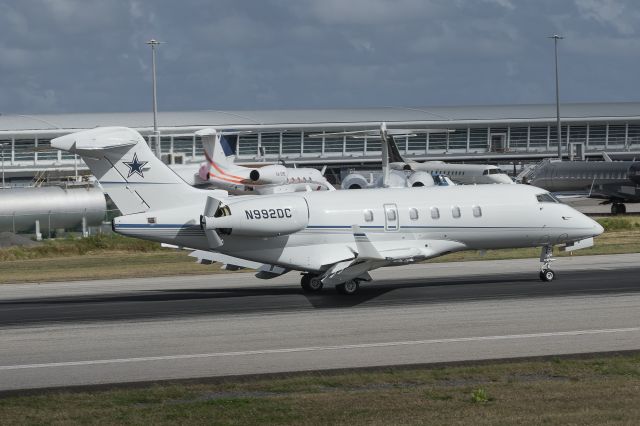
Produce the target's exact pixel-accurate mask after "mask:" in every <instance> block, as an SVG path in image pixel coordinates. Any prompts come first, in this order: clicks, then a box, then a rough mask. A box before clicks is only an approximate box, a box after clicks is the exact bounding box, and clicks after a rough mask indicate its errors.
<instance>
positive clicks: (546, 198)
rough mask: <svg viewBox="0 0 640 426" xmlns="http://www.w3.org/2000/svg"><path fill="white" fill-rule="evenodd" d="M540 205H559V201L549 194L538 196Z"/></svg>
mask: <svg viewBox="0 0 640 426" xmlns="http://www.w3.org/2000/svg"><path fill="white" fill-rule="evenodd" d="M536 198H537V199H538V202H539V203H557V202H558V201H557V200H556V199H555V198H553V196H551V194H549V193H548V192H547V193H545V194H538V195H536Z"/></svg>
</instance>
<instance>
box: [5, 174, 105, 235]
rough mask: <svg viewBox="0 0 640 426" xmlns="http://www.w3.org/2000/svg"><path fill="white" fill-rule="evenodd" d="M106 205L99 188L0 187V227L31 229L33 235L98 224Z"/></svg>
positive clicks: (85, 228)
mask: <svg viewBox="0 0 640 426" xmlns="http://www.w3.org/2000/svg"><path fill="white" fill-rule="evenodd" d="M106 210H107V205H106V201H105V197H104V194H103V192H102V190H101V189H99V188H95V187H93V186H82V187H62V186H49V187H38V188H35V187H25V188H5V189H0V231H9V232H13V233H21V232H35V234H36V236H37V237H41V236H42V234H43V233H50V232H53V231H55V230H58V229H63V230H69V229H82V231H83V234H85V235H86V234H87V232H88V227H91V226H99V225H100V224H101V223H102V221H103V220H104V218H105V213H106Z"/></svg>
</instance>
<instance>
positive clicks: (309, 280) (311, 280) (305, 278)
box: [300, 274, 322, 293]
mask: <svg viewBox="0 0 640 426" xmlns="http://www.w3.org/2000/svg"><path fill="white" fill-rule="evenodd" d="M300 285H301V286H302V290H304V292H305V293H317V292H319V291H320V290H322V281H321V280H320V277H319V276H318V275H313V274H304V275H302V278H301V279H300Z"/></svg>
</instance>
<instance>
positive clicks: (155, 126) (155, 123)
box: [147, 39, 161, 158]
mask: <svg viewBox="0 0 640 426" xmlns="http://www.w3.org/2000/svg"><path fill="white" fill-rule="evenodd" d="M147 44H148V45H149V46H151V78H152V82H153V138H154V140H155V141H156V157H158V158H161V152H160V132H159V131H158V100H157V95H158V91H157V87H156V47H157V46H159V45H160V42H159V41H158V40H156V39H151V40H149V41H148V42H147Z"/></svg>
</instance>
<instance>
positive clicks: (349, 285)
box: [336, 280, 360, 296]
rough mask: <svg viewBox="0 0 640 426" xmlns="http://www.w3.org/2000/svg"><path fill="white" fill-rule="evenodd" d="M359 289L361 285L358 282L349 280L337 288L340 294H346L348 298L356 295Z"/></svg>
mask: <svg viewBox="0 0 640 426" xmlns="http://www.w3.org/2000/svg"><path fill="white" fill-rule="evenodd" d="M359 288H360V283H359V282H358V280H349V281H347V282H346V283H342V284H338V285H337V286H336V290H338V293H342V294H346V295H347V296H351V295H354V294H356V293H357V292H358V289H359Z"/></svg>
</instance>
